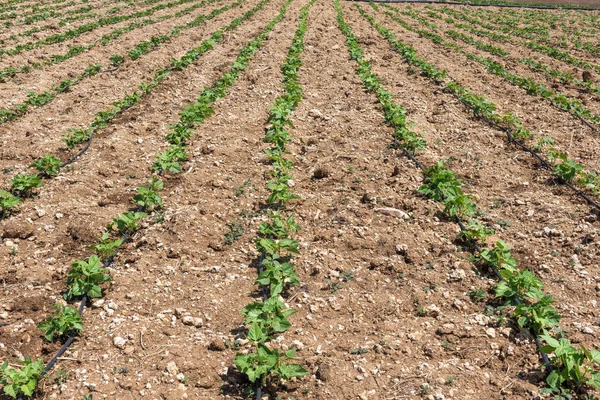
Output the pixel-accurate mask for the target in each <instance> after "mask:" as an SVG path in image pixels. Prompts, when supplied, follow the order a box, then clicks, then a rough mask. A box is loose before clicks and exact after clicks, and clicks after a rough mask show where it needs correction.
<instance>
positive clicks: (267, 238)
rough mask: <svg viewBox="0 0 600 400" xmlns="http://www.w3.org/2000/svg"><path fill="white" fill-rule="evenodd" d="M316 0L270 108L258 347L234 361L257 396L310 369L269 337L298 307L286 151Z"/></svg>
mask: <svg viewBox="0 0 600 400" xmlns="http://www.w3.org/2000/svg"><path fill="white" fill-rule="evenodd" d="M315 1H316V0H312V1H310V2H309V3H307V4H306V5H305V6H303V7H302V9H301V12H300V17H299V21H298V28H297V30H296V32H295V35H294V38H293V40H292V44H291V46H290V48H289V50H288V53H287V58H286V61H285V63H284V64H283V65H282V66H281V72H282V73H283V88H284V93H283V94H282V95H281V96H280V97H278V98H277V99H276V100H275V102H274V105H273V107H272V108H271V110H270V113H269V117H268V119H267V124H268V125H267V129H266V132H265V136H264V138H263V142H265V143H269V144H270V145H271V148H270V149H267V150H265V154H266V158H267V160H268V161H269V163H270V164H271V171H270V172H269V175H270V176H271V179H270V180H269V182H268V183H267V190H268V192H269V196H268V198H267V199H266V207H267V210H268V211H269V221H268V222H265V223H262V224H261V225H260V226H259V228H258V235H257V237H256V239H255V243H256V249H257V251H258V253H259V254H260V257H259V259H258V261H257V268H258V277H257V278H256V281H255V284H257V285H259V286H260V287H261V291H262V294H263V300H262V301H255V302H252V303H250V304H248V305H246V306H245V307H244V308H243V309H242V316H243V317H244V323H243V325H244V326H249V328H248V332H247V334H246V338H247V339H248V340H249V342H250V343H251V345H252V347H253V350H252V351H251V352H243V353H239V354H237V355H236V356H235V366H236V367H237V368H238V370H239V371H240V372H242V373H244V374H245V375H246V376H247V377H248V380H249V381H250V382H251V383H253V384H255V385H256V386H255V390H256V392H255V394H256V398H257V399H261V398H262V394H261V393H262V388H263V387H265V386H267V385H271V386H276V385H277V383H278V382H279V381H280V380H281V379H284V380H288V379H291V378H293V377H301V376H304V375H305V374H306V373H307V371H306V370H305V369H304V368H303V367H302V366H300V365H298V364H293V363H290V361H292V360H293V359H294V356H295V353H296V350H295V349H294V348H291V349H289V350H287V351H285V352H282V351H280V350H278V349H277V348H274V347H272V346H271V347H270V346H269V342H271V341H272V340H273V338H274V336H275V335H279V334H282V333H284V332H286V331H287V330H288V329H289V328H290V326H291V323H290V322H289V320H288V317H289V316H290V315H292V314H293V313H295V312H296V311H295V310H293V309H290V308H288V306H287V305H286V304H285V303H284V302H283V301H282V299H281V296H282V295H283V294H284V293H286V292H287V290H288V289H289V288H290V287H291V286H293V285H297V284H299V283H300V280H299V278H298V275H297V274H296V270H295V266H294V264H293V262H292V257H293V255H295V254H299V251H298V242H297V241H296V240H294V239H293V238H292V237H291V234H292V233H294V232H297V231H298V230H299V229H300V226H299V225H298V224H297V223H296V221H295V220H294V216H293V214H292V213H291V212H290V211H289V210H287V209H286V204H287V203H288V202H289V201H290V200H293V199H295V198H298V197H299V196H298V195H296V194H294V193H292V192H291V190H290V184H289V181H290V180H291V179H292V168H293V162H292V161H290V160H288V159H286V158H285V156H286V155H287V154H289V152H288V151H287V150H286V144H287V143H288V142H290V141H291V136H290V132H289V129H290V128H291V127H293V124H292V122H291V120H290V116H291V113H292V112H293V111H294V110H295V109H296V107H297V106H298V103H299V102H300V101H301V100H302V88H301V86H300V83H299V77H298V72H299V68H300V67H301V65H302V60H301V57H300V56H301V54H302V52H303V50H304V34H305V32H306V29H307V27H308V16H309V8H310V6H311V5H313V4H314V3H315Z"/></svg>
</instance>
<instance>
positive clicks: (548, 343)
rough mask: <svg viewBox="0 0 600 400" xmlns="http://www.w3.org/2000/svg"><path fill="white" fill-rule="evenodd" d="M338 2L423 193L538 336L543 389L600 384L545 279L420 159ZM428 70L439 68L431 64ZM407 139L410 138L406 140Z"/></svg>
mask: <svg viewBox="0 0 600 400" xmlns="http://www.w3.org/2000/svg"><path fill="white" fill-rule="evenodd" d="M335 4H336V8H337V11H338V23H339V26H340V29H341V30H342V32H343V33H344V35H345V36H346V43H347V47H348V51H349V53H350V57H351V58H352V59H353V60H355V61H356V62H357V63H358V68H357V70H356V73H357V75H358V76H359V78H360V79H361V80H362V82H363V84H364V86H365V88H366V89H367V90H368V91H369V92H371V93H373V94H374V95H375V96H376V97H377V99H378V100H379V102H380V103H381V106H382V108H383V111H384V116H385V122H386V123H387V124H388V125H390V126H391V127H392V128H393V129H394V135H393V136H394V145H395V146H396V148H399V149H402V150H403V152H404V153H405V154H406V155H407V156H409V158H410V159H411V160H413V161H415V162H416V164H417V166H418V167H419V168H420V169H421V170H422V172H423V175H424V181H423V182H424V183H423V185H422V186H421V187H420V188H419V193H421V194H422V195H425V196H426V197H427V198H429V199H431V200H434V201H436V202H439V203H441V204H442V205H443V207H444V209H443V212H444V213H445V214H446V216H447V217H448V218H449V219H450V220H454V221H456V222H457V223H458V224H459V226H460V228H461V232H460V234H459V239H460V240H462V241H463V242H464V243H466V244H467V245H469V246H470V248H471V251H473V253H474V255H475V256H476V262H477V263H478V264H479V265H480V266H483V267H486V268H488V269H490V270H491V271H493V272H494V274H495V275H496V276H497V278H498V283H497V285H496V287H495V293H496V297H497V299H499V300H500V301H501V302H502V304H503V306H502V309H503V310H504V311H507V312H510V313H511V314H512V316H513V317H514V318H515V319H516V321H517V323H518V325H519V326H521V327H524V328H526V329H528V330H530V331H531V332H532V333H533V334H534V335H535V336H536V337H537V338H538V340H539V341H537V344H538V349H539V351H540V353H541V354H542V356H543V358H544V363H545V364H547V369H548V370H549V375H548V377H547V379H546V382H547V384H548V387H547V388H544V389H542V392H547V393H553V394H555V395H558V396H563V395H564V396H570V395H571V394H577V393H578V392H580V390H581V389H583V388H584V387H586V386H593V387H596V388H600V372H597V371H595V370H594V366H596V367H597V366H599V365H600V352H598V351H596V350H588V349H587V348H585V347H584V346H583V345H580V349H579V348H576V347H574V346H573V345H571V343H570V342H569V340H568V339H567V338H566V337H564V336H561V335H560V334H559V333H557V332H560V331H558V330H556V329H554V328H556V327H557V326H558V323H559V321H560V315H559V314H558V312H557V310H556V309H555V308H554V307H553V305H552V304H553V302H554V301H553V299H552V296H551V295H548V294H546V293H544V291H543V283H542V281H541V280H540V279H539V278H537V277H536V276H535V275H534V274H533V272H531V271H529V270H526V269H521V268H519V267H518V266H517V262H516V260H515V259H514V258H513V257H512V255H511V253H510V250H511V248H510V247H509V246H508V245H506V244H505V243H504V242H502V241H498V242H496V243H495V244H494V245H493V246H491V247H489V248H485V246H486V243H485V240H486V238H487V237H488V236H490V235H491V234H493V231H492V230H490V229H489V228H487V227H485V226H484V225H483V224H482V223H481V222H480V221H478V220H477V217H476V216H477V215H479V214H481V212H480V211H479V210H478V208H477V205H476V204H475V203H474V197H473V196H471V195H469V194H465V193H464V192H463V190H462V182H461V180H460V179H458V178H457V177H456V176H455V174H454V173H453V172H452V171H451V170H449V169H448V168H446V166H445V165H444V164H443V163H442V162H438V163H436V164H434V165H433V166H431V167H424V166H423V165H422V164H421V163H420V162H419V161H418V160H417V159H416V156H415V152H416V151H417V150H419V149H420V148H422V147H424V146H426V143H425V142H424V141H423V140H422V139H421V137H420V135H419V134H417V133H415V132H413V131H412V130H411V125H410V123H408V122H407V121H406V115H407V111H406V109H404V108H403V107H402V106H401V105H399V104H398V103H395V102H394V100H393V95H392V93H391V92H389V91H387V90H385V89H384V87H383V85H382V84H381V82H380V80H379V78H378V77H377V76H376V75H375V74H373V72H372V71H371V67H370V63H369V61H367V60H366V59H365V57H364V54H363V51H362V49H361V47H360V45H359V44H358V40H357V38H356V36H355V35H354V34H353V33H352V29H351V27H350V26H349V25H348V24H347V23H346V22H345V21H344V18H343V11H342V9H341V7H340V6H339V0H336V2H335ZM356 7H357V8H358V9H359V12H361V14H363V15H364V16H365V18H367V19H368V20H370V21H371V23H372V24H373V25H374V26H377V27H378V28H379V29H378V30H379V31H380V32H383V31H384V30H385V28H384V27H382V26H381V25H379V24H377V23H376V22H375V21H374V19H373V18H372V17H371V16H370V15H368V14H367V13H366V12H365V11H364V10H363V9H362V8H361V7H360V6H358V5H356ZM385 32H387V34H386V35H384V36H387V37H388V40H390V39H393V40H394V41H396V43H399V42H398V40H397V38H396V37H395V36H394V35H393V34H392V33H391V32H389V31H387V30H385ZM410 49H411V48H409V47H407V46H405V47H404V50H403V52H404V53H407V54H409V55H411V56H412V57H413V59H415V58H416V56H415V55H414V49H413V50H412V52H411V51H410ZM415 62H416V63H419V64H420V65H421V66H423V67H424V68H425V67H426V66H427V65H428V63H427V62H426V61H424V60H421V59H415ZM429 71H430V72H431V73H433V72H434V70H433V68H432V67H431V66H430V68H429ZM404 138H407V139H408V140H407V141H406V142H405V141H404ZM415 141H418V142H419V146H418V147H415V146H414V143H415ZM464 219H468V223H467V224H466V225H465V224H464V223H463V220H464ZM546 354H552V355H553V356H552V360H551V361H550V360H548V359H547V358H546Z"/></svg>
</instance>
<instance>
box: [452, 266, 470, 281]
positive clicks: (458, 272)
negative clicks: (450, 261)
mask: <svg viewBox="0 0 600 400" xmlns="http://www.w3.org/2000/svg"><path fill="white" fill-rule="evenodd" d="M466 277H467V273H466V272H465V270H464V269H461V268H458V269H455V270H453V271H451V272H450V273H449V274H448V280H449V281H457V282H458V281H462V280H463V279H465V278H466Z"/></svg>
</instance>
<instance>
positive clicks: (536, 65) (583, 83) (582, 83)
mask: <svg viewBox="0 0 600 400" xmlns="http://www.w3.org/2000/svg"><path fill="white" fill-rule="evenodd" d="M434 10H435V9H433V8H430V11H428V12H427V15H429V16H430V17H432V18H436V19H443V20H444V21H445V22H447V23H449V24H451V25H453V26H455V27H457V28H459V29H461V30H464V31H467V32H470V33H472V34H475V35H477V36H481V37H487V38H490V39H492V40H501V41H504V42H508V41H510V36H507V35H503V34H498V33H494V32H491V31H488V30H484V29H478V28H475V27H473V26H471V25H467V24H462V23H460V22H458V21H456V20H454V19H452V18H450V17H447V18H444V17H443V16H441V15H440V14H438V13H437V12H435V11H434ZM447 13H448V14H451V13H453V11H452V10H451V9H448V10H447ZM458 36H462V35H458ZM464 41H466V42H472V44H473V45H474V46H477V47H478V48H479V46H481V45H482V44H481V43H480V42H476V41H474V40H472V38H471V39H470V38H466V40H464ZM494 47H495V46H494ZM496 55H501V56H504V55H508V52H505V51H504V50H502V49H500V51H497V52H496ZM512 60H514V61H517V62H519V63H521V64H523V65H525V66H526V67H528V68H529V69H530V70H531V71H534V72H541V73H543V74H544V75H546V76H547V77H548V78H555V79H557V80H558V81H560V83H561V84H563V85H564V84H567V83H569V84H574V85H576V86H577V87H578V88H579V89H581V90H584V91H586V92H588V93H590V94H595V95H600V86H597V85H595V84H594V83H593V82H592V80H591V79H587V80H580V79H578V78H576V77H575V75H574V74H573V73H570V72H562V71H561V70H558V69H553V68H551V67H549V66H548V65H546V64H543V63H541V62H539V61H536V60H534V59H532V58H526V57H523V58H518V59H514V58H513V59H512Z"/></svg>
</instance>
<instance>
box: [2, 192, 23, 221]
mask: <svg viewBox="0 0 600 400" xmlns="http://www.w3.org/2000/svg"><path fill="white" fill-rule="evenodd" d="M20 201H21V199H20V198H18V197H17V196H14V195H12V194H11V193H10V192H7V191H6V190H0V217H2V216H4V215H7V214H8V213H9V212H10V210H12V209H13V208H15V207H16V206H17V204H19V202H20Z"/></svg>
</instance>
